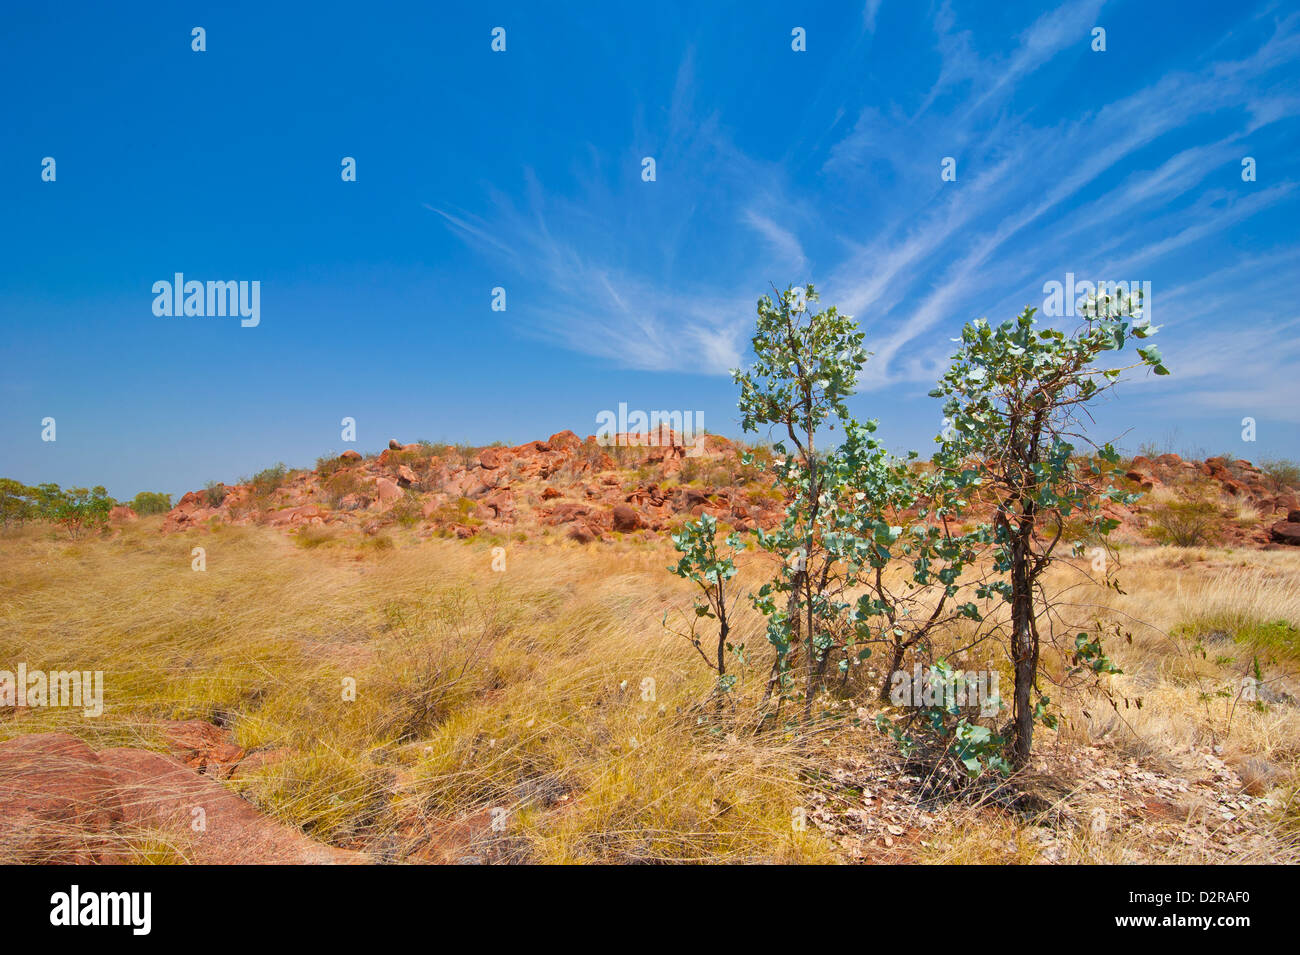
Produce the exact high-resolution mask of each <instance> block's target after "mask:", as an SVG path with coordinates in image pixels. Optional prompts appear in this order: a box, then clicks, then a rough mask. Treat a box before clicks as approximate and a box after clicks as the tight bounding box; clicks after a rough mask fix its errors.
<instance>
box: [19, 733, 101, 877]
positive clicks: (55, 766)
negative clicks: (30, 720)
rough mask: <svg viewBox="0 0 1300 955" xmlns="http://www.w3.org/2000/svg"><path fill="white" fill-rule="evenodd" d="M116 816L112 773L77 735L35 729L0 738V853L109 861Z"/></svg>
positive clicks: (45, 859) (47, 859)
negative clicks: (3, 738) (6, 738)
mask: <svg viewBox="0 0 1300 955" xmlns="http://www.w3.org/2000/svg"><path fill="white" fill-rule="evenodd" d="M122 820H123V808H122V801H121V799H120V798H118V796H117V793H116V787H115V781H114V779H113V777H112V775H111V774H110V773H108V772H107V771H106V770H105V769H104V768H103V767H102V766H100V765H99V762H98V760H97V759H96V758H95V754H94V753H93V752H92V751H91V749H90V747H89V746H87V745H86V744H85V743H83V742H82V741H81V740H79V739H77V738H76V737H74V736H69V735H68V734H66V733H38V734H33V735H30V736H17V737H14V738H13V739H10V740H6V741H5V742H3V743H0V859H3V860H4V861H5V862H26V863H32V862H64V863H74V864H84V863H87V862H102V861H112V849H113V844H112V843H113V840H112V833H113V830H114V828H115V827H117V826H118V825H119V824H121V822H122Z"/></svg>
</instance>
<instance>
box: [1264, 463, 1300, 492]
mask: <svg viewBox="0 0 1300 955" xmlns="http://www.w3.org/2000/svg"><path fill="white" fill-rule="evenodd" d="M1260 470H1261V471H1263V472H1264V476H1265V477H1266V478H1268V479H1269V481H1270V482H1271V483H1272V484H1273V486H1274V487H1275V488H1277V489H1281V488H1284V487H1288V488H1289V487H1295V488H1300V463H1296V462H1295V461H1291V460H1288V459H1270V460H1267V461H1261V462H1260Z"/></svg>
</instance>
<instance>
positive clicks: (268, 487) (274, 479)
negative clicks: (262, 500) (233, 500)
mask: <svg viewBox="0 0 1300 955" xmlns="http://www.w3.org/2000/svg"><path fill="white" fill-rule="evenodd" d="M288 475H289V468H288V467H286V466H285V463H284V462H283V461H281V462H279V463H278V464H275V465H274V466H272V467H269V468H264V469H263V470H261V471H258V472H257V473H256V474H254V475H253V478H252V480H251V481H249V482H248V483H249V484H251V485H252V486H253V494H254V495H255V496H257V497H266V496H267V495H269V494H270V493H271V492H272V491H274V490H275V489H276V488H278V487H281V486H282V485H283V484H284V480H285V478H286V477H288Z"/></svg>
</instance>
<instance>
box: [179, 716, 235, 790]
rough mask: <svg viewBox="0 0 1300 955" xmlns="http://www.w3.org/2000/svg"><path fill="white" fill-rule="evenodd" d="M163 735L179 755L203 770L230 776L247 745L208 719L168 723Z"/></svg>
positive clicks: (191, 765)
mask: <svg viewBox="0 0 1300 955" xmlns="http://www.w3.org/2000/svg"><path fill="white" fill-rule="evenodd" d="M163 735H164V736H165V737H166V738H167V742H168V744H169V745H170V746H171V749H172V753H173V754H174V755H175V756H176V758H177V759H179V760H180V761H181V762H183V763H184V764H185V765H186V766H188V767H190V768H191V769H196V770H198V771H199V772H201V773H202V772H206V773H208V774H210V775H213V776H220V777H222V778H225V777H228V776H229V775H230V772H231V770H232V769H234V767H235V765H237V764H238V763H239V761H240V760H242V759H243V758H244V750H243V748H242V747H240V746H238V745H237V744H236V743H235V742H234V741H233V740H232V739H231V738H230V734H229V733H228V732H226V731H225V730H223V729H222V728H221V727H219V726H214V725H213V724H212V723H209V722H207V721H206V720H185V721H173V722H168V723H166V724H164V729H163Z"/></svg>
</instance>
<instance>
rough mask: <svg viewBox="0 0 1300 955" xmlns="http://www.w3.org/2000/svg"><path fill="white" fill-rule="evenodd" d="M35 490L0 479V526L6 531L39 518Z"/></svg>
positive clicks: (9, 479)
mask: <svg viewBox="0 0 1300 955" xmlns="http://www.w3.org/2000/svg"><path fill="white" fill-rule="evenodd" d="M39 513H40V512H39V509H38V507H37V504H36V489H35V488H30V487H28V486H27V485H25V484H21V483H19V482H18V481H15V480H13V479H11V478H0V525H3V526H4V527H5V528H6V529H8V528H9V527H10V526H13V525H17V526H19V527H21V526H22V525H23V524H24V523H26V522H27V521H30V520H33V519H34V518H36V517H38V516H39Z"/></svg>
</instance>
